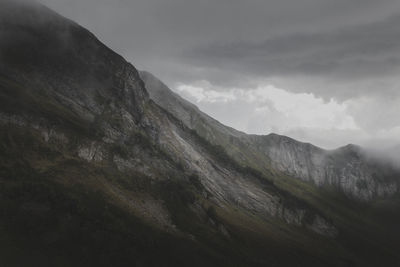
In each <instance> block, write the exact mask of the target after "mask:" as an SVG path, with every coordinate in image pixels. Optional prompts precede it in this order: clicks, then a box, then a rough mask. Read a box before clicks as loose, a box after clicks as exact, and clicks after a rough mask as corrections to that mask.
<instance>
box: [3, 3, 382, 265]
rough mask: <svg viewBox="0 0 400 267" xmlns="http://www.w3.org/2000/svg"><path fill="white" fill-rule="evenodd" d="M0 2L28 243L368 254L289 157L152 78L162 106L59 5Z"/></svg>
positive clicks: (264, 258)
mask: <svg viewBox="0 0 400 267" xmlns="http://www.w3.org/2000/svg"><path fill="white" fill-rule="evenodd" d="M0 7H1V8H0V125H1V128H0V130H1V131H0V137H1V138H2V142H1V150H0V166H1V168H0V169H1V171H0V200H1V201H0V203H5V204H4V205H2V206H0V207H1V209H2V212H1V213H0V216H1V222H0V232H4V233H5V235H6V237H7V238H10V240H11V241H9V242H10V243H12V244H17V245H16V246H17V249H16V251H17V252H18V249H19V250H22V248H20V247H23V248H24V249H26V251H25V252H26V254H27V255H31V254H32V253H31V251H32V247H36V248H37V249H36V250H34V251H36V252H37V253H38V255H39V256H37V257H39V258H40V259H41V260H38V261H37V262H43V259H47V258H48V257H47V256H48V255H49V254H52V253H53V254H54V257H55V259H58V257H61V258H63V259H64V258H65V259H68V260H71V255H73V257H72V259H74V258H75V257H76V259H77V261H76V262H70V264H69V265H73V266H76V264H77V262H79V264H81V265H82V266H87V265H93V266H99V265H100V266H101V265H103V266H113V265H116V266H125V265H127V264H130V265H139V266H140V265H149V266H160V265H170V266H178V265H186V266H187V265H197V266H210V265H215V266H221V265H225V266H232V265H233V264H236V265H242V266H252V265H253V266H263V265H265V264H267V263H268V262H270V261H273V262H277V264H280V265H288V266H291V265H292V264H293V262H298V260H299V261H303V263H304V265H306V266H309V265H317V266H318V265H320V264H324V263H326V262H331V261H332V260H333V261H334V262H335V263H340V262H341V261H342V259H341V258H340V259H335V258H337V254H336V253H339V254H340V255H343V257H344V258H349V257H350V258H351V260H354V261H356V260H359V259H358V258H357V259H356V257H355V258H354V257H352V256H348V255H347V254H346V253H345V252H343V251H342V250H341V247H342V245H341V243H340V241H339V236H340V235H344V233H342V229H344V228H341V227H342V226H338V225H337V224H336V222H335V221H334V220H335V218H334V216H331V214H330V213H325V212H324V211H323V210H321V209H320V208H318V207H316V206H313V205H312V204H311V203H309V202H307V201H305V200H304V199H302V198H300V197H298V196H297V195H295V194H293V193H292V192H291V191H290V190H285V189H284V188H282V187H279V186H277V185H276V184H275V183H274V182H273V179H275V178H277V175H278V174H281V172H280V168H281V167H280V165H274V164H277V162H278V159H279V160H281V159H282V162H281V165H282V166H283V170H284V171H287V172H288V173H290V171H291V169H290V170H289V167H292V166H295V165H294V164H293V163H290V162H291V161H293V160H294V159H293V157H292V156H285V155H286V154H282V153H281V152H280V151H281V150H279V151H277V152H273V150H271V152H269V153H271V156H268V157H266V156H265V155H264V154H263V153H264V152H265V151H267V150H266V149H260V151H257V150H256V149H255V148H254V147H252V146H251V145H250V144H252V143H251V142H253V144H254V142H256V141H254V140H253V139H252V138H253V137H248V136H246V135H244V134H243V133H240V132H238V131H235V130H233V129H230V128H227V127H225V126H223V125H221V124H219V123H218V122H217V121H215V120H213V119H212V118H210V117H208V116H206V115H205V114H202V113H201V112H199V111H198V110H197V108H195V107H194V106H193V105H191V104H190V103H187V102H184V100H182V99H180V98H179V97H177V96H176V95H171V94H170V92H169V91H168V92H167V95H163V94H164V93H165V91H162V90H161V91H158V93H157V94H154V91H153V90H150V96H152V97H153V98H154V99H155V100H156V101H157V102H160V103H159V104H160V106H159V105H157V104H156V103H155V102H154V101H153V100H152V99H151V98H150V97H149V95H148V93H147V90H146V88H145V84H144V82H143V81H142V79H141V77H140V76H139V73H138V72H137V70H136V69H135V68H134V67H133V66H132V65H131V64H130V63H128V62H126V61H125V60H124V59H123V58H122V57H121V56H119V55H117V54H116V53H114V52H113V51H111V50H110V49H109V48H107V47H106V46H105V45H103V44H102V43H101V42H100V41H99V40H98V39H96V38H95V37H94V36H93V35H92V34H91V33H89V32H88V31H87V30H85V29H83V28H82V27H80V26H79V25H77V24H76V23H74V22H71V21H69V20H67V19H65V18H63V17H61V16H59V15H57V14H56V13H54V12H52V11H51V10H49V9H47V8H45V7H43V6H41V5H37V4H26V3H24V4H21V3H20V2H11V1H5V2H0ZM145 80H146V79H145ZM154 84H155V85H157V81H155V83H154ZM147 85H148V86H149V85H151V83H150V82H149V80H147ZM149 88H150V86H149ZM157 88H158V87H157ZM157 88H156V89H157ZM157 95H159V96H160V97H159V98H158V100H157ZM161 99H164V100H166V101H168V102H166V103H164V102H161V101H160V100H161ZM193 129H194V130H193ZM216 129H217V130H216ZM257 140H258V139H257ZM274 143H275V142H274ZM228 144H234V146H232V148H234V150H236V153H232V151H233V150H230V151H227V150H226V149H225V148H226V147H227V145H228ZM276 144H279V142H276ZM263 145H265V143H262V144H260V147H262V146H263ZM267 147H268V148H271V147H273V146H271V145H267ZM242 149H243V150H242ZM296 149H298V148H296ZM252 153H254V154H252ZM273 153H276V157H275V160H276V162H274V160H273V159H272V154H273ZM280 153H281V154H280ZM291 153H292V152H289V155H291ZM278 155H279V156H278ZM287 158H288V159H287ZM252 160H253V161H254V162H256V163H259V164H261V163H265V162H268V164H267V167H268V168H265V169H262V170H264V171H265V172H262V171H257V170H255V169H254V168H253V166H251V165H245V164H242V163H246V162H249V161H252ZM288 162H289V163H288ZM288 166H289V167H288ZM293 170H294V171H293V172H296V173H305V172H304V170H303V169H302V168H297V167H296V168H293ZM267 171H269V172H267ZM291 179H292V178H291ZM21 233H23V234H21ZM313 240H314V241H313ZM302 242H305V243H307V245H306V246H304V244H303V243H302ZM243 243H245V244H247V245H243ZM65 244H68V245H65ZM1 245H2V247H6V248H7V249H9V250H11V251H12V252H13V253H16V252H15V251H14V250H13V249H14V248H15V246H14V245H13V246H7V244H6V243H4V244H1ZM319 246H322V247H324V248H328V247H329V248H331V250H328V249H327V250H326V251H329V253H325V252H324V251H325V250H324V251H317V252H315V251H314V248H315V247H319ZM39 248H40V249H39ZM250 248H251V249H250ZM266 249H268V250H269V251H271V252H270V253H267V255H265V250H266ZM38 251H39V252H38ZM49 251H51V252H49ZM182 251H183V252H182ZM13 253H5V254H9V255H8V257H10V261H11V262H15V261H18V260H21V259H20V258H17V259H14V258H12V257H13ZM153 253H156V255H160V257H154V256H153ZM282 253H284V254H287V253H289V254H291V255H293V258H285V257H281V255H282ZM17 254H18V253H17ZM33 254H34V253H33ZM53 254H52V255H53ZM325 254H326V255H325ZM378 254H379V253H378ZM35 255H36V254H35ZM99 255H104V256H101V257H100V256H99ZM146 255H148V256H146ZM227 255H229V256H227ZM192 257H195V258H196V257H197V258H198V260H196V261H194V262H195V263H193V260H191V258H192ZM82 258H85V259H87V260H88V262H82V261H79V259H82ZM353 258H354V259H353ZM117 259H118V260H117ZM116 261H117V262H118V261H122V262H121V263H119V264H116ZM59 263H60V262H56V264H55V263H54V262H51V260H50V262H49V264H46V265H49V266H54V265H60V264H59ZM10 265H11V264H10ZM20 265H21V264H20V263H19V265H18V264H14V266H20ZM64 265H65V263H64ZM66 266H68V264H67V265H66Z"/></svg>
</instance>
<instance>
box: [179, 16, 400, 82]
mask: <svg viewBox="0 0 400 267" xmlns="http://www.w3.org/2000/svg"><path fill="white" fill-rule="evenodd" d="M398 25H400V15H396V16H391V17H389V18H387V19H384V20H381V21H378V22H374V23H368V24H365V25H356V26H350V27H346V28H341V29H335V30H331V31H322V32H317V33H295V34H289V35H284V36H275V37H272V38H268V39H266V40H265V41H263V42H256V43H254V42H237V43H230V44H220V45H209V46H202V47H198V48H195V49H193V50H190V51H189V52H187V54H186V55H187V57H188V59H190V62H192V63H193V64H199V65H200V66H211V67H216V66H217V67H219V68H222V69H225V70H229V69H231V70H232V71H242V73H244V74H246V75H261V76H266V77H268V76H293V75H311V76H319V75H333V76H338V77H337V78H345V79H358V78H364V77H365V76H368V78H371V76H382V75H385V76H386V75H393V74H395V73H396V72H398V71H399V67H400V27H398Z"/></svg>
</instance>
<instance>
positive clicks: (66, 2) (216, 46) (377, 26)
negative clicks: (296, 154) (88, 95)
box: [41, 0, 400, 148]
mask: <svg viewBox="0 0 400 267" xmlns="http://www.w3.org/2000/svg"><path fill="white" fill-rule="evenodd" d="M41 2H43V3H44V4H46V5H47V6H49V7H51V8H52V9H54V10H56V11H58V12H59V13H61V14H62V15H64V16H66V17H69V18H71V19H73V20H75V21H76V22H78V23H79V24H81V25H82V26H84V27H86V28H88V29H89V30H90V31H92V32H93V33H95V34H96V35H97V36H98V37H99V38H100V40H101V41H103V42H104V43H105V44H107V45H108V46H110V47H111V48H112V49H114V50H115V51H117V52H118V53H120V54H122V55H123V56H124V57H125V58H126V59H127V60H128V61H130V62H132V63H133V64H134V65H135V66H136V67H137V68H138V69H142V70H148V71H150V72H152V73H153V74H155V75H156V76H158V77H159V78H160V79H162V80H163V81H164V82H165V83H166V84H167V85H169V86H170V88H171V89H173V90H175V91H176V92H178V93H179V94H181V95H182V96H183V97H185V98H187V99H188V100H190V101H192V102H194V103H195V104H196V105H198V106H199V107H200V108H201V109H202V110H203V111H205V112H206V113H208V114H210V115H211V116H213V117H215V118H216V119H218V120H220V121H221V122H223V123H225V124H228V125H230V126H233V127H235V128H237V129H239V130H243V131H245V132H248V133H257V134H268V133H270V132H276V133H279V134H285V135H289V136H291V137H294V138H296V139H299V140H302V141H307V142H312V143H314V144H316V145H319V146H322V147H325V148H333V147H337V146H340V145H345V144H347V143H356V144H361V145H371V144H387V145H392V144H397V143H400V114H399V113H400V112H399V111H400V26H399V25H400V1H398V0H380V1H376V0H246V1H243V0H41Z"/></svg>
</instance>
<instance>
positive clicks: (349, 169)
mask: <svg viewBox="0 0 400 267" xmlns="http://www.w3.org/2000/svg"><path fill="white" fill-rule="evenodd" d="M140 75H141V77H142V79H143V81H144V82H145V83H146V88H147V90H148V91H149V94H150V97H151V98H152V99H153V100H154V101H155V102H156V103H157V104H159V105H160V106H162V107H163V108H165V109H166V110H168V111H169V112H171V113H172V114H174V116H176V117H177V118H179V119H180V120H181V121H182V122H183V123H184V124H185V125H186V126H188V127H189V128H191V129H194V130H196V131H197V132H198V133H199V134H200V135H201V136H202V137H204V138H206V139H207V140H209V141H210V142H212V143H215V144H221V145H223V146H224V148H225V149H226V150H227V152H228V153H229V154H230V155H231V156H232V157H234V158H235V159H236V160H238V161H239V162H241V163H242V164H245V165H249V166H252V167H254V168H256V169H258V170H260V171H266V169H268V168H269V169H273V170H279V171H281V172H284V173H286V174H288V175H290V176H292V177H295V178H299V179H301V180H303V181H306V182H311V183H313V184H315V185H316V186H319V187H321V186H333V187H336V188H337V189H338V190H340V191H342V192H344V193H345V194H346V195H347V196H350V197H354V198H356V199H359V200H364V201H368V200H372V199H376V198H378V197H387V196H391V195H394V194H395V193H397V192H399V180H400V179H399V177H400V171H399V170H397V169H396V168H394V166H392V165H391V164H390V163H385V162H380V161H378V160H376V159H373V157H372V156H371V155H369V154H368V152H367V151H365V150H363V149H362V148H360V147H357V146H354V145H348V146H346V147H342V148H339V149H336V150H333V151H327V150H323V149H320V148H318V147H316V146H313V145H311V144H307V143H301V142H298V141H296V140H293V139H291V138H288V137H285V136H280V135H276V134H270V135H267V136H256V135H246V134H244V133H242V132H239V131H236V130H234V129H232V128H230V127H227V126H224V125H223V124H221V123H219V122H218V121H216V120H214V119H212V118H210V117H209V116H208V115H206V114H205V113H203V112H201V111H200V110H199V109H198V108H197V107H196V106H194V105H193V104H191V103H189V102H188V101H186V100H184V99H182V98H181V97H180V96H178V95H177V94H176V93H174V92H172V91H171V90H170V89H169V88H168V87H167V86H166V85H165V84H163V83H162V82H161V81H159V80H158V79H157V78H156V77H154V76H153V75H152V74H150V73H148V72H145V71H142V72H141V73H140Z"/></svg>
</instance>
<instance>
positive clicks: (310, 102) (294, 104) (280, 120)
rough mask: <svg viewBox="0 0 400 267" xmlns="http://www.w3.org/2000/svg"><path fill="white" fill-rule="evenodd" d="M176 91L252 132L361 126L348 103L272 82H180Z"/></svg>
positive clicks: (212, 113) (207, 110)
mask: <svg viewBox="0 0 400 267" xmlns="http://www.w3.org/2000/svg"><path fill="white" fill-rule="evenodd" d="M175 91H177V92H178V93H179V94H180V95H182V96H183V97H184V98H186V99H188V100H189V101H192V102H195V103H196V104H197V105H198V106H199V107H200V109H202V110H204V111H206V112H207V113H209V114H210V115H211V116H214V117H215V118H216V119H219V120H220V121H221V122H223V123H225V124H227V125H229V126H232V127H234V128H237V129H239V130H242V131H245V132H248V133H255V134H267V133H269V132H271V131H273V132H277V133H284V132H288V131H290V130H292V129H299V128H315V129H321V130H357V129H358V126H357V125H356V123H355V121H354V119H353V117H352V116H351V115H349V114H348V113H347V105H346V103H338V102H336V101H335V100H333V99H331V100H330V101H328V102H326V101H324V100H323V99H322V98H318V97H316V96H314V95H313V94H307V93H291V92H288V91H286V90H284V89H281V88H277V87H275V86H273V85H270V84H266V85H262V86H258V87H256V88H250V89H249V88H230V89H226V88H221V87H216V86H213V85H212V84H210V83H208V82H206V81H201V82H198V83H195V84H191V85H188V84H178V85H177V86H176V87H175Z"/></svg>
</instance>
